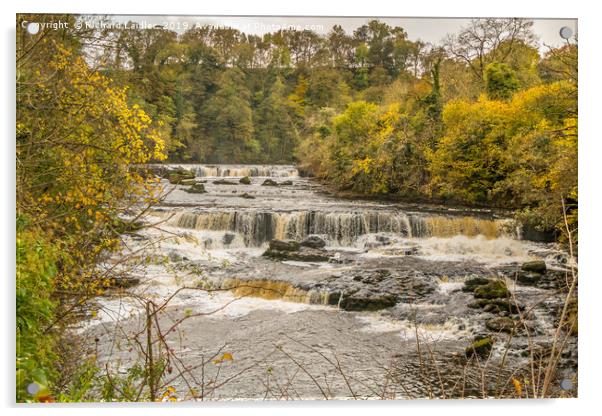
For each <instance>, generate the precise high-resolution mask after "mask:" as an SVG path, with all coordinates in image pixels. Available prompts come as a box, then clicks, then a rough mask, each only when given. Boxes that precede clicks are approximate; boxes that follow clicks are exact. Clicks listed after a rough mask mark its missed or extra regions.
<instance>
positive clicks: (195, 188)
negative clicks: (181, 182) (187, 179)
mask: <svg viewBox="0 0 602 416" xmlns="http://www.w3.org/2000/svg"><path fill="white" fill-rule="evenodd" d="M185 191H186V192H188V193H189V194H204V193H205V192H207V191H205V185H203V184H202V183H195V184H194V185H192V186H191V187H190V188H188V189H185Z"/></svg>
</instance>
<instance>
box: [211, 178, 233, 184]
mask: <svg viewBox="0 0 602 416" xmlns="http://www.w3.org/2000/svg"><path fill="white" fill-rule="evenodd" d="M213 184H214V185H236V182H232V181H229V180H227V179H218V180H216V181H213Z"/></svg>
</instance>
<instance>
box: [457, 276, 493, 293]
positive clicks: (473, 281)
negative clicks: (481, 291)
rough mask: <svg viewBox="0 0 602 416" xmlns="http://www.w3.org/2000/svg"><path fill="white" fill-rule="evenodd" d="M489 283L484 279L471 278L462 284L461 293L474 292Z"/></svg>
mask: <svg viewBox="0 0 602 416" xmlns="http://www.w3.org/2000/svg"><path fill="white" fill-rule="evenodd" d="M490 282H491V280H489V279H487V278H486V277H472V278H470V279H468V280H466V282H464V286H463V287H462V292H474V291H475V289H476V288H477V287H479V286H484V285H486V284H488V283H490Z"/></svg>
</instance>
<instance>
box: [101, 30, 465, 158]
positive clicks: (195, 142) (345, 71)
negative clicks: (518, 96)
mask: <svg viewBox="0 0 602 416" xmlns="http://www.w3.org/2000/svg"><path fill="white" fill-rule="evenodd" d="M105 36H106V37H107V38H109V39H111V44H112V45H113V47H111V48H106V49H104V50H103V56H102V58H101V59H102V65H103V66H104V68H105V69H106V72H107V73H108V74H109V76H110V77H111V78H113V79H114V80H115V81H117V82H118V83H121V84H123V85H128V86H129V88H130V91H129V94H130V98H131V100H132V101H135V102H137V103H139V104H140V105H141V106H142V107H143V108H144V109H145V110H147V112H148V113H149V114H151V115H152V116H153V117H154V118H155V119H157V120H159V121H161V122H162V123H163V125H164V129H165V132H166V133H167V134H168V135H169V136H170V137H171V150H172V151H171V153H170V159H171V160H174V161H176V160H177V161H190V162H193V161H195V162H214V163H215V162H222V163H228V162H229V163H236V162H246V163H249V162H270V163H283V162H293V161H296V160H297V156H296V153H295V150H296V148H297V146H298V144H299V142H300V141H301V139H302V138H304V137H306V136H307V134H308V132H309V131H311V130H313V127H314V126H313V122H314V121H315V118H317V117H321V114H322V112H323V109H330V111H341V110H343V109H344V108H345V106H346V105H347V104H348V103H350V102H351V101H354V100H366V101H369V102H375V103H380V102H383V101H386V100H389V101H390V100H391V99H393V98H395V97H391V96H390V95H391V93H390V90H391V87H396V88H397V89H400V88H401V89H403V88H408V87H411V88H415V89H417V93H420V92H425V91H428V90H429V89H430V82H431V81H430V75H429V74H430V71H431V70H432V66H433V65H434V64H435V63H436V61H437V59H439V58H438V57H439V56H440V54H441V52H440V50H439V49H438V48H435V47H433V46H432V45H426V44H425V43H423V42H420V41H416V42H413V41H410V40H409V39H408V37H407V33H406V32H405V31H404V29H403V28H400V27H391V26H389V25H387V24H385V23H382V22H379V21H377V20H374V21H371V22H369V23H368V24H366V25H364V26H361V27H359V28H358V29H357V30H355V32H354V33H353V34H352V35H348V34H347V33H346V32H345V31H344V30H343V29H342V28H341V26H334V27H333V28H332V30H331V31H330V32H329V33H328V34H327V35H325V36H320V35H318V34H316V33H314V32H311V31H308V30H305V31H297V30H282V31H279V32H276V33H268V34H266V35H263V36H255V35H246V34H244V33H241V32H239V31H238V30H235V29H230V28H219V27H218V28H213V27H210V26H206V27H201V28H195V29H191V30H189V31H187V32H185V33H183V34H181V35H179V36H178V35H177V34H176V33H175V32H171V31H168V30H165V29H162V28H155V29H148V30H139V31H138V30H136V31H133V30H123V31H116V32H112V33H110V34H106V35H105ZM393 83H396V84H395V85H392V84H393ZM415 83H418V84H420V85H418V86H415V85H413V84H415ZM460 84H464V83H463V82H460ZM462 88H469V86H466V85H462Z"/></svg>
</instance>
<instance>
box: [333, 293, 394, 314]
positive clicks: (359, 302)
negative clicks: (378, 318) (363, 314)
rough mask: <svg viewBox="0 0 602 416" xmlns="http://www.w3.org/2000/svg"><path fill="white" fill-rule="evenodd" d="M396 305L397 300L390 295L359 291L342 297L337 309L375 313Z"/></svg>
mask: <svg viewBox="0 0 602 416" xmlns="http://www.w3.org/2000/svg"><path fill="white" fill-rule="evenodd" d="M396 303H397V299H396V297H395V296H394V295H392V294H391V293H380V292H371V291H368V290H364V289H361V290H359V291H357V292H355V293H353V294H351V295H343V298H342V299H340V300H339V307H340V308H341V309H343V310H346V311H377V310H379V309H385V308H390V307H391V306H395V304H396Z"/></svg>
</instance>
